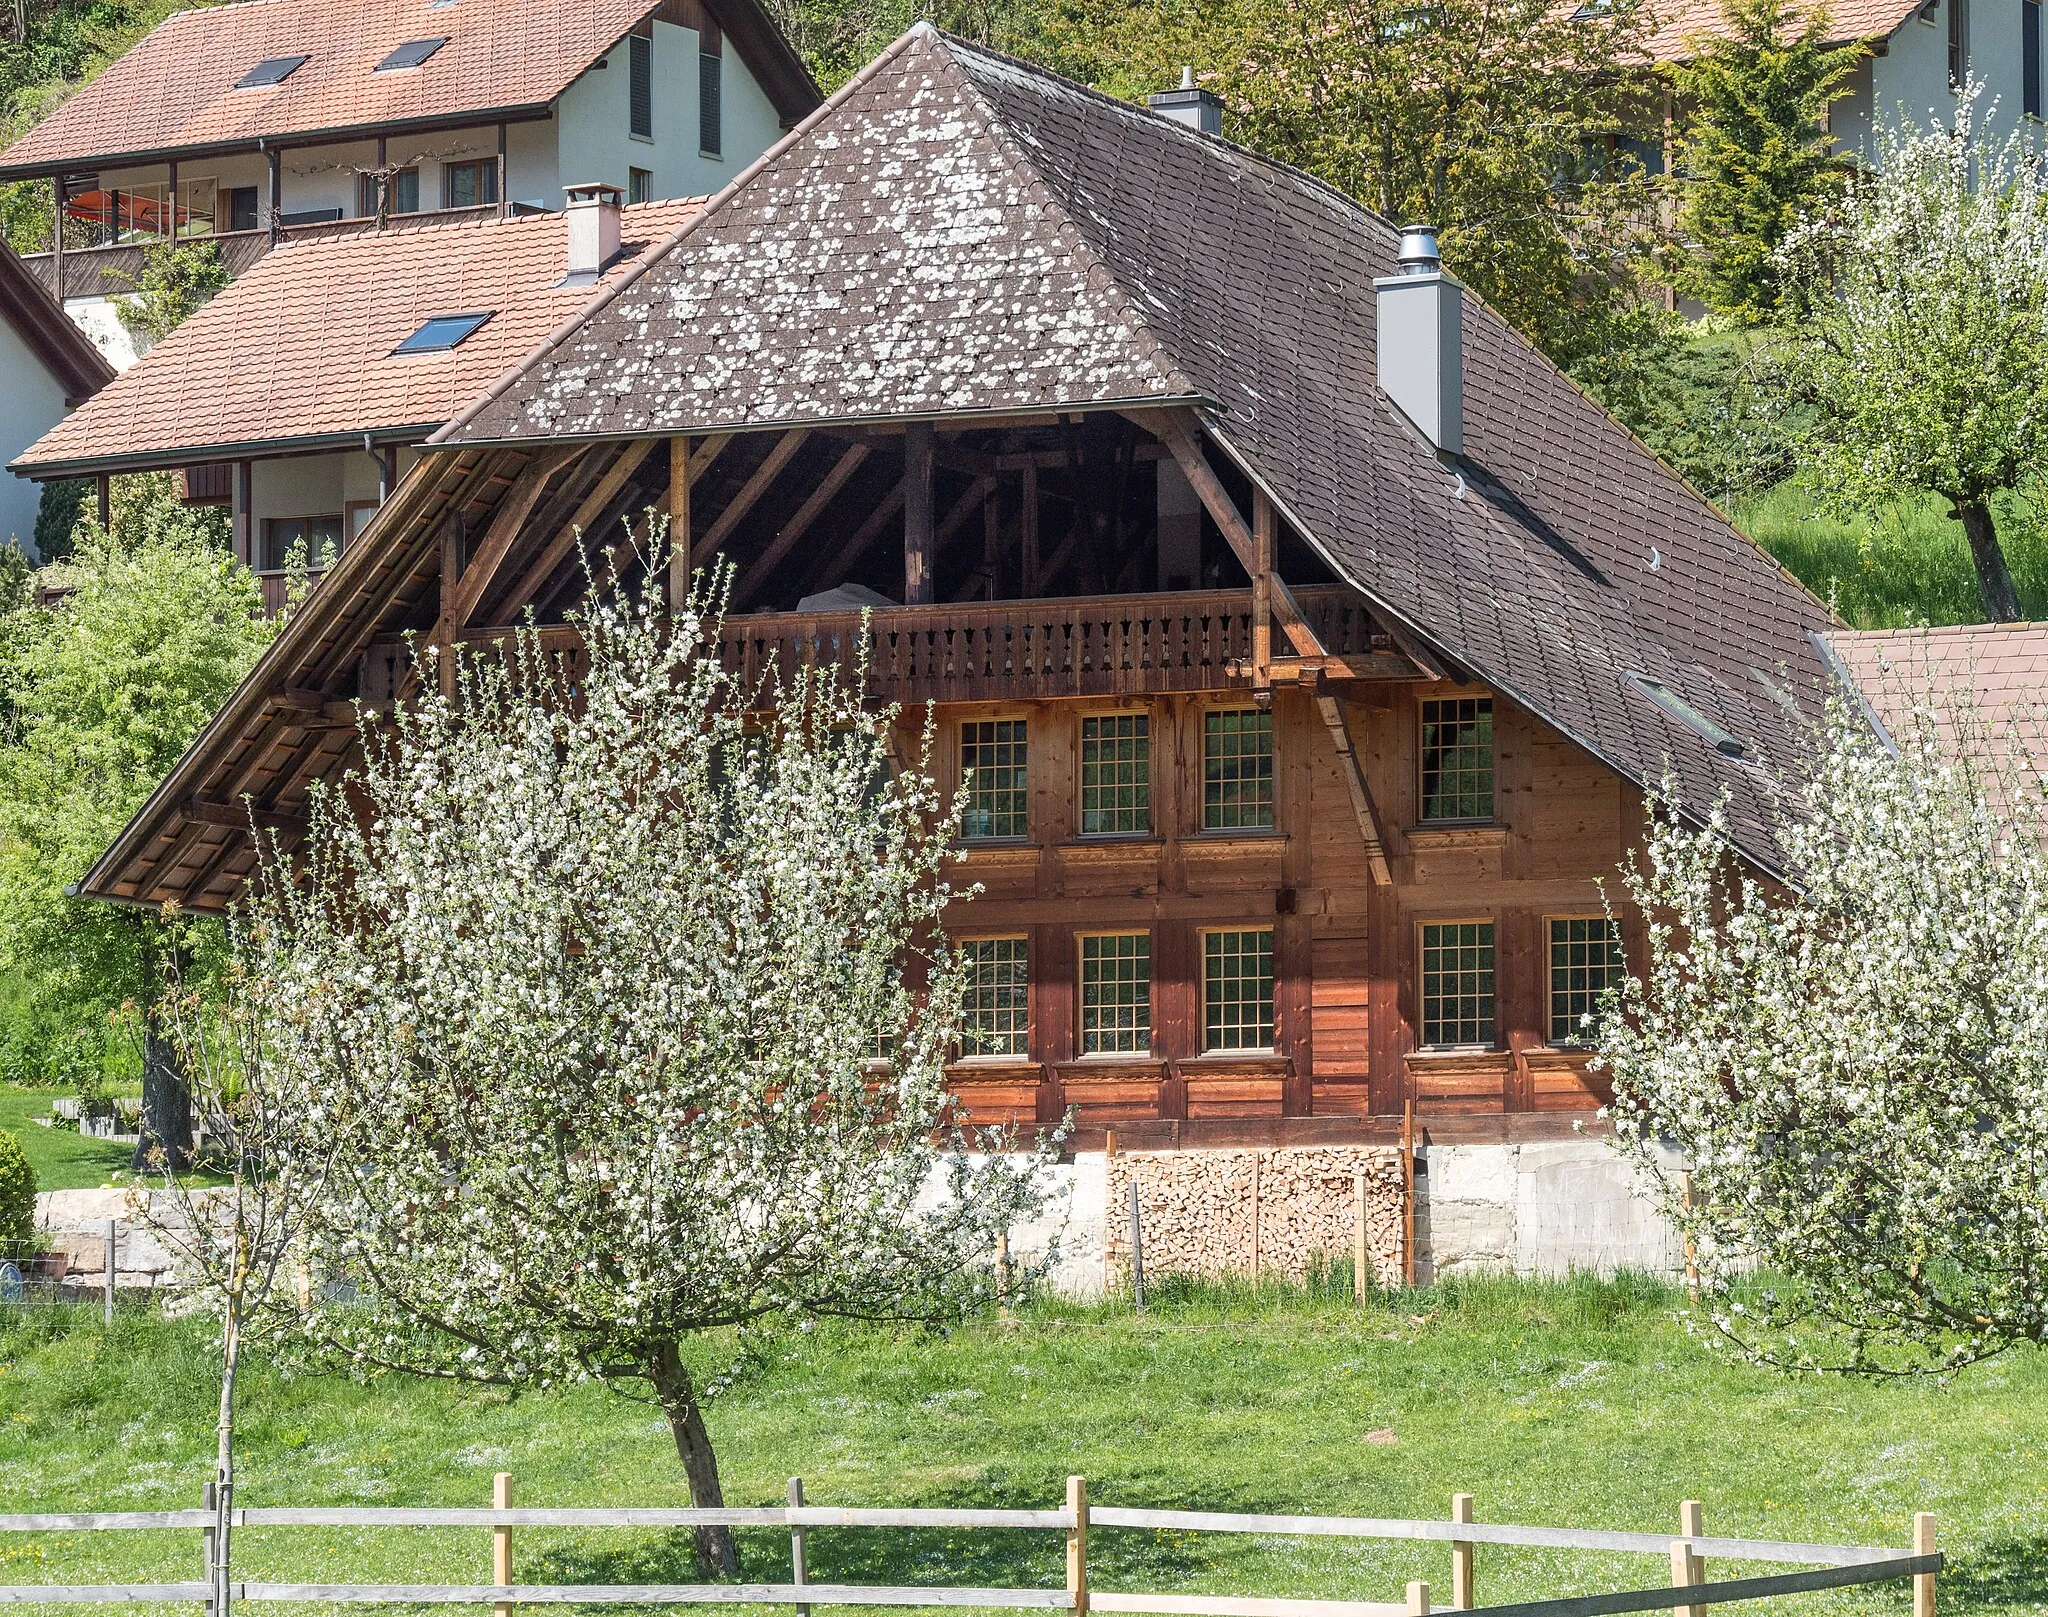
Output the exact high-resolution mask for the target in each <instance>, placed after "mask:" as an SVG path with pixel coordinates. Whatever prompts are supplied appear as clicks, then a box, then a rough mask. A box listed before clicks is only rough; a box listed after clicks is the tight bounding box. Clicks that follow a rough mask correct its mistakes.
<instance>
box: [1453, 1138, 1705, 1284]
mask: <svg viewBox="0 0 2048 1617" xmlns="http://www.w3.org/2000/svg"><path fill="white" fill-rule="evenodd" d="M1422 1156H1423V1160H1424V1163H1425V1169H1424V1171H1423V1173H1422V1174H1421V1175H1419V1176H1418V1178H1417V1180H1416V1191H1415V1255H1416V1264H1415V1273H1416V1279H1417V1280H1418V1281H1421V1282H1423V1283H1425V1284H1426V1283H1427V1282H1429V1281H1430V1280H1433V1279H1436V1278H1438V1277H1440V1276H1450V1275H1458V1274H1475V1273H1495V1274H1517V1275H1542V1276H1562V1275H1566V1274H1569V1273H1572V1272H1573V1271H1575V1270H1578V1271H1589V1272H1592V1273H1596V1274H1603V1275H1611V1274H1613V1273H1614V1272H1615V1271H1616V1270H1619V1269H1631V1270H1637V1271H1640V1272H1645V1273H1649V1274H1662V1275H1675V1274H1679V1273H1682V1272H1683V1270H1684V1266H1685V1254H1684V1249H1683V1247H1682V1245H1681V1244H1680V1242H1679V1239H1678V1236H1677V1232H1676V1231H1674V1230H1673V1229H1672V1228H1671V1226H1670V1225H1669V1224H1668V1223H1667V1222H1666V1221H1665V1219H1664V1218H1663V1216H1662V1215H1661V1214H1659V1213H1658V1212H1657V1210H1656V1209H1655V1208H1654V1207H1652V1206H1651V1205H1650V1203H1649V1202H1648V1201H1646V1200H1645V1199H1644V1198H1643V1197H1642V1196H1640V1195H1639V1194H1638V1193H1637V1187H1636V1184H1635V1179H1634V1176H1633V1174H1632V1173H1631V1171H1630V1169H1629V1167H1628V1165H1627V1164H1626V1163H1625V1162H1624V1161H1623V1160H1622V1158H1621V1157H1619V1156H1618V1155H1616V1154H1615V1152H1614V1149H1613V1147H1611V1146H1610V1145H1608V1144H1607V1143H1606V1142H1605V1141H1604V1140H1598V1139H1587V1140H1554V1141H1553V1140H1546V1141H1531V1142H1528V1143H1525V1144H1495V1145H1431V1146H1428V1147H1426V1148H1425V1149H1424V1150H1423V1153H1422Z"/></svg>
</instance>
